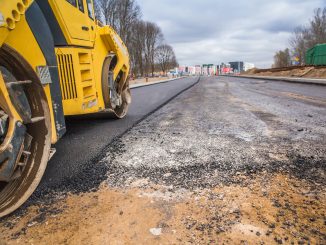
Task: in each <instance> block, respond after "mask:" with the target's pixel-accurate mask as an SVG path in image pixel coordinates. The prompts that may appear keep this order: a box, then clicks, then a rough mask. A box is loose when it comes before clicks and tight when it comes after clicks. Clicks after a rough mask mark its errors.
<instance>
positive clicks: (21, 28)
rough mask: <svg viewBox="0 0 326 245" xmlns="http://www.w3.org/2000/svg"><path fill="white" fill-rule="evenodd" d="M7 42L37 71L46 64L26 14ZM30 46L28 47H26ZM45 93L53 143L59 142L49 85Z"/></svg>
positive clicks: (11, 32)
mask: <svg viewBox="0 0 326 245" xmlns="http://www.w3.org/2000/svg"><path fill="white" fill-rule="evenodd" d="M5 43H6V44H7V45H9V46H10V47H12V48H13V49H15V50H16V51H17V53H19V54H20V55H21V56H22V57H23V58H24V59H25V60H26V61H27V62H28V63H29V64H30V66H31V67H32V68H33V70H34V71H35V72H36V69H37V66H46V60H45V58H44V56H43V53H42V51H41V49H40V47H39V45H38V43H37V41H36V39H35V37H34V35H33V33H32V31H31V30H30V28H29V26H28V24H27V21H26V19H25V15H23V16H22V17H21V20H20V21H19V22H17V23H16V26H15V29H14V30H11V31H10V34H9V35H8V36H7V39H6V40H5ZM26 47H28V48H26ZM44 90H45V94H46V97H47V101H48V105H49V108H50V112H51V113H50V114H51V127H52V138H51V141H52V143H55V142H57V140H58V139H57V134H56V127H55V123H54V121H55V120H54V116H53V115H54V114H53V107H52V103H51V102H52V99H51V93H50V89H49V86H48V85H47V86H45V88H44Z"/></svg>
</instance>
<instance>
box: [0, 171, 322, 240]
mask: <svg viewBox="0 0 326 245" xmlns="http://www.w3.org/2000/svg"><path fill="white" fill-rule="evenodd" d="M243 179H244V183H246V184H245V185H244V186H241V184H240V185H229V186H221V187H216V188H213V189H201V190H200V189H198V190H195V191H187V190H183V191H182V190H181V191H180V190H178V191H175V190H173V188H170V187H163V186H151V187H146V188H141V185H142V182H141V181H138V182H137V183H134V186H135V187H134V188H130V189H128V190H122V189H111V188H108V187H107V186H102V187H101V189H100V190H99V191H98V192H96V193H87V194H83V195H69V196H68V197H67V198H66V199H64V200H62V201H60V202H59V203H57V204H55V205H53V206H51V209H49V210H48V214H47V215H45V216H44V215H39V214H38V209H39V208H40V207H30V210H29V212H28V213H29V215H27V216H25V217H23V218H17V220H14V221H13V222H8V223H7V224H6V227H1V228H0V232H1V234H2V235H1V236H2V239H3V241H2V243H1V244H180V243H183V244H185V243H188V244H190V243H194V244H212V243H217V242H219V243H220V244H223V243H225V244H271V243H279V244H282V243H286V244H291V242H294V241H295V242H296V244H308V243H311V244H323V242H325V240H323V239H325V237H323V236H324V234H325V222H326V220H325V210H326V193H325V192H323V193H322V195H320V194H317V193H316V192H314V190H312V189H311V186H310V185H309V183H306V182H304V181H298V180H296V179H292V178H290V177H289V176H285V175H279V174H278V175H275V176H270V175H263V176H253V177H252V179H247V177H246V176H243ZM143 181H145V182H146V180H143ZM51 213H52V214H51ZM99 214H101V215H99ZM293 244H294V243H293Z"/></svg>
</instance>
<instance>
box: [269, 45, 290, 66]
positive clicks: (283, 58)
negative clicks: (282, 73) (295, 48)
mask: <svg viewBox="0 0 326 245" xmlns="http://www.w3.org/2000/svg"><path fill="white" fill-rule="evenodd" d="M288 66H291V56H290V50H289V49H288V48H287V49H285V50H280V51H278V52H277V53H276V54H275V56H274V65H273V67H274V68H279V67H288Z"/></svg>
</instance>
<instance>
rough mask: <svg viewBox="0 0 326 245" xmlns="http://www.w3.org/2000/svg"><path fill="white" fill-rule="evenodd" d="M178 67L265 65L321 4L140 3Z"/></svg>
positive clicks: (312, 0)
mask: <svg viewBox="0 0 326 245" xmlns="http://www.w3.org/2000/svg"><path fill="white" fill-rule="evenodd" d="M138 2H139V4H140V6H141V8H142V12H143V17H144V19H145V20H149V21H153V22H156V23H157V24H158V25H159V26H160V27H161V28H162V30H163V33H164V35H165V38H166V40H167V42H168V43H170V44H171V45H172V46H173V47H174V49H175V51H176V54H177V58H178V61H179V63H180V64H189V65H195V64H202V63H215V64H217V63H220V62H222V61H224V62H228V61H235V60H244V61H248V62H253V63H255V64H256V65H257V66H260V67H269V66H271V64H272V62H273V55H274V53H275V52H276V51H277V50H279V49H284V48H285V47H287V46H288V39H289V37H290V35H291V32H292V30H293V29H294V27H296V26H298V25H302V24H305V23H307V22H308V20H309V18H311V17H312V15H313V10H314V9H315V8H318V7H324V5H325V3H324V0H274V1H267V0H238V1H225V0H223V1H222V0H158V1H154V0H139V1H138Z"/></svg>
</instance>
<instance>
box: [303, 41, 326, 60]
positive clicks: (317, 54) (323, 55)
mask: <svg viewBox="0 0 326 245" xmlns="http://www.w3.org/2000/svg"><path fill="white" fill-rule="evenodd" d="M305 62H306V65H314V66H324V65H326V43H323V44H317V45H316V46H314V47H313V48H311V49H308V51H307V52H306V57H305Z"/></svg>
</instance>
